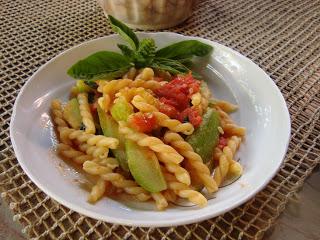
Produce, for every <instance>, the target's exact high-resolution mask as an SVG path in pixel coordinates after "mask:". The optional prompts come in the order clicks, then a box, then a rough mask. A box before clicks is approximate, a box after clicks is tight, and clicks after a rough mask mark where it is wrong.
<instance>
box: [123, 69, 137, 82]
mask: <svg viewBox="0 0 320 240" xmlns="http://www.w3.org/2000/svg"><path fill="white" fill-rule="evenodd" d="M136 75H137V69H136V68H135V67H132V68H130V69H129V71H128V72H127V73H126V74H125V75H123V76H122V78H129V79H134V78H135V77H136Z"/></svg>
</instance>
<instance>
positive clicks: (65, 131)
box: [60, 127, 119, 149]
mask: <svg viewBox="0 0 320 240" xmlns="http://www.w3.org/2000/svg"><path fill="white" fill-rule="evenodd" d="M60 136H61V138H69V139H71V140H77V141H79V142H80V143H85V142H86V143H87V144H89V145H91V146H97V147H107V148H111V149H115V148H117V146H118V145H119V140H118V139H116V138H112V137H105V136H103V135H94V134H89V133H86V132H84V131H82V130H75V129H72V128H67V127H63V128H61V130H60Z"/></svg>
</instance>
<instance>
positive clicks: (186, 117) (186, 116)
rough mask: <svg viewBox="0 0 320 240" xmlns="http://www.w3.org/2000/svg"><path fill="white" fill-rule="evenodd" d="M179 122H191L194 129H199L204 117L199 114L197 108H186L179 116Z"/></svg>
mask: <svg viewBox="0 0 320 240" xmlns="http://www.w3.org/2000/svg"><path fill="white" fill-rule="evenodd" d="M178 120H179V121H180V122H185V121H188V122H190V123H191V124H192V125H193V126H194V127H199V125H200V124H201V122H202V117H201V116H200V114H199V111H198V110H197V109H196V108H192V107H191V108H186V109H185V110H183V111H182V112H181V113H180V114H179V116H178Z"/></svg>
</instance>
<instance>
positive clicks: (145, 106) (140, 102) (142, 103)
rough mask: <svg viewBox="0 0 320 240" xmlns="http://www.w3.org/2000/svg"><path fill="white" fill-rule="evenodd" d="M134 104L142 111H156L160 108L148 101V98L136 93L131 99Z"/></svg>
mask: <svg viewBox="0 0 320 240" xmlns="http://www.w3.org/2000/svg"><path fill="white" fill-rule="evenodd" d="M131 103H132V105H133V106H135V107H136V108H137V109H139V111H140V112H156V111H158V109H157V108H156V107H155V106H154V105H152V104H150V103H147V102H146V100H145V99H144V98H143V97H141V96H140V95H136V96H134V97H133V99H132V101H131Z"/></svg>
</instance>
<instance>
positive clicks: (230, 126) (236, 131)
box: [215, 107, 246, 137]
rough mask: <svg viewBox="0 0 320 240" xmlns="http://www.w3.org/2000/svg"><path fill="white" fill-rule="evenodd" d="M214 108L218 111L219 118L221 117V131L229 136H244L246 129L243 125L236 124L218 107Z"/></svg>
mask: <svg viewBox="0 0 320 240" xmlns="http://www.w3.org/2000/svg"><path fill="white" fill-rule="evenodd" d="M215 109H216V110H217V111H218V113H219V116H220V119H221V127H222V129H223V131H224V132H225V133H226V134H228V135H229V136H233V135H236V136H240V137H244V135H245V134H246V129H245V128H244V127H239V126H237V125H236V124H235V123H234V122H233V121H232V119H231V118H230V116H229V115H228V114H227V113H226V112H225V111H223V110H222V109H221V108H220V107H215Z"/></svg>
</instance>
